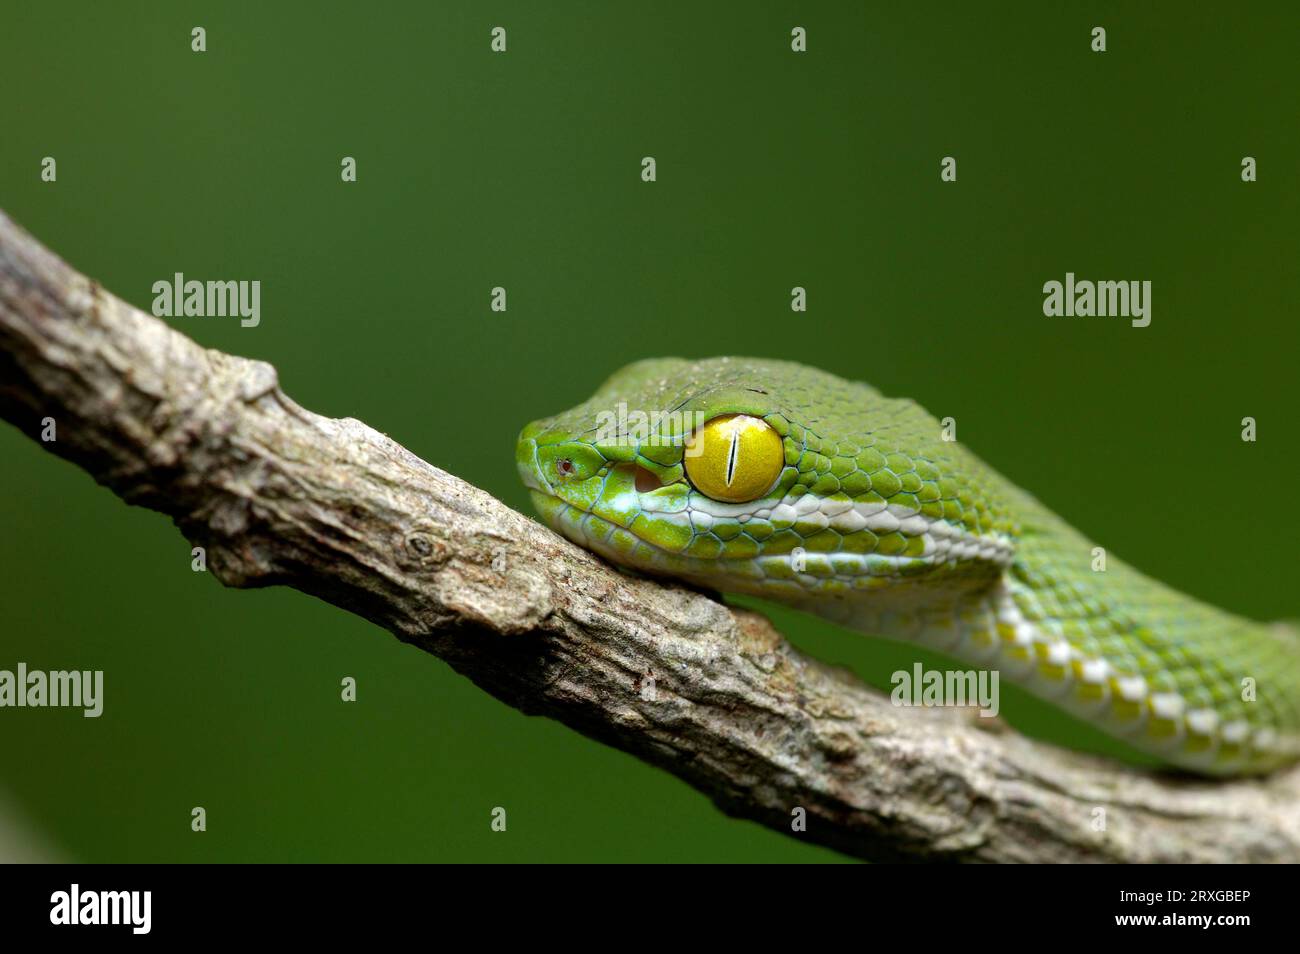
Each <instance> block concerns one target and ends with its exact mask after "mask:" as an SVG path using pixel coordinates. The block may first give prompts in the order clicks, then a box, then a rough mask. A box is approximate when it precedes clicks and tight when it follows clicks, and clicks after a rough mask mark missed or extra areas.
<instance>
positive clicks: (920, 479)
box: [516, 357, 1300, 775]
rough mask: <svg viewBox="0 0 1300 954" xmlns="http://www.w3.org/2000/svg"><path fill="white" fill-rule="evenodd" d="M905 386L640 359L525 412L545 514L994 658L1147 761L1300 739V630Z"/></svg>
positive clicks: (1007, 672) (648, 553)
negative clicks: (1203, 596) (552, 409)
mask: <svg viewBox="0 0 1300 954" xmlns="http://www.w3.org/2000/svg"><path fill="white" fill-rule="evenodd" d="M950 436H951V435H950V434H948V433H946V432H945V428H944V427H943V425H941V423H940V422H939V421H937V420H936V419H935V418H933V417H931V416H930V414H928V413H927V412H926V411H925V410H924V409H922V408H921V407H920V406H919V405H918V404H916V403H915V402H914V401H911V400H907V399H898V398H888V397H884V396H883V395H881V394H880V393H879V392H878V391H876V390H875V389H874V388H872V387H870V386H868V385H866V384H860V383H855V382H850V381H846V380H843V379H841V378H838V377H835V376H834V375H831V374H827V373H825V372H822V371H818V370H815V369H813V368H808V367H805V366H802V365H798V364H794V363H790V362H785V361H776V360H764V359H757V358H738V357H725V358H713V359H708V360H700V361H687V360H682V359H679V358H664V359H651V360H646V361H640V362H637V363H635V364H632V365H629V366H627V367H626V368H623V369H622V370H620V371H618V372H616V373H615V374H614V375H613V376H612V377H610V378H609V379H608V380H607V381H606V382H605V383H604V385H602V386H601V387H600V389H599V390H598V391H597V392H596V393H595V394H594V395H593V396H592V397H591V398H590V399H589V400H588V401H587V402H586V403H584V404H581V405H579V406H578V407H576V408H573V409H572V410H570V411H567V412H564V413H562V414H558V415H556V416H554V417H549V418H545V419H543V420H539V421H534V422H533V423H532V424H529V425H528V426H527V427H526V428H524V430H523V431H522V433H521V434H520V436H519V440H518V443H517V447H516V461H517V464H518V468H519V473H520V476H521V477H522V479H523V481H524V484H525V485H526V486H527V487H528V488H529V489H530V491H531V494H532V497H533V501H534V503H535V505H536V507H537V509H538V511H539V512H540V514H541V515H542V517H543V518H544V519H545V520H546V522H547V523H548V524H550V526H551V527H552V528H554V529H555V530H557V531H559V532H560V533H562V534H564V535H565V536H566V537H568V538H569V539H570V540H572V541H574V542H575V543H578V544H579V545H581V546H584V547H587V548H589V549H591V550H594V551H595V552H596V553H598V554H600V555H601V556H603V557H605V558H606V559H608V560H610V561H612V562H613V563H615V564H618V565H622V566H625V567H631V568H634V569H636V570H640V571H644V572H647V573H650V574H656V575H661V576H669V577H676V578H679V579H682V580H685V581H688V582H690V583H693V584H696V585H699V586H702V587H706V588H709V589H712V590H718V591H723V592H731V593H745V594H751V595H756V596H759V597H763V598H767V599H771V600H776V601H778V602H781V603H785V604H788V605H791V606H794V607H796V608H798V609H801V610H805V611H808V612H812V613H815V614H818V615H820V616H823V617H826V618H828V619H830V620H832V621H834V622H836V623H839V624H841V625H844V626H847V627H849V628H852V629H855V630H860V631H862V632H865V633H868V634H870V635H873V636H880V637H887V638H891V639H898V640H905V641H911V642H915V643H917V644H920V645H924V646H926V647H928V648H930V649H933V650H936V651H938V652H940V653H942V654H944V655H946V656H948V657H952V658H955V659H957V660H960V661H962V662H963V663H965V664H968V665H972V666H975V667H977V668H981V669H996V670H998V671H999V673H1000V674H1001V675H1002V677H1003V678H1007V679H1010V680H1012V681H1013V682H1015V683H1017V684H1018V685H1021V686H1023V687H1024V688H1026V689H1028V690H1029V691H1030V692H1032V693H1034V694H1035V695H1038V696H1040V697H1041V698H1043V699H1046V700H1047V701H1049V702H1050V703H1052V704H1054V705H1056V706H1058V707H1060V708H1062V709H1064V710H1066V711H1068V712H1070V713H1072V714H1073V715H1075V716H1077V717H1079V718H1080V719H1083V720H1084V721H1086V722H1088V723H1090V724H1093V725H1095V726H1097V727H1099V728H1101V729H1102V730H1103V731H1105V732H1108V733H1110V734H1111V735H1114V736H1117V737H1119V738H1121V739H1123V740H1124V741H1126V742H1128V743H1129V744H1131V745H1133V746H1134V747H1136V748H1137V749H1139V750H1141V751H1144V752H1146V753H1148V754H1151V755H1154V756H1156V757H1157V758H1158V759H1160V760H1161V761H1162V762H1164V763H1167V764H1171V765H1175V766H1178V767H1181V768H1184V769H1188V770H1192V771H1196V772H1201V773H1205V774H1213V775H1234V774H1246V773H1259V772H1265V771H1268V770H1271V769H1274V768H1276V767H1278V766H1280V765H1283V764H1285V763H1288V762H1290V761H1293V760H1294V759H1296V758H1297V757H1300V634H1298V633H1297V632H1296V630H1295V629H1293V628H1288V627H1287V626H1284V625H1281V624H1274V625H1268V624H1262V623H1256V622H1251V621H1249V620H1246V619H1243V618H1241V617H1238V616H1234V615H1232V614H1230V613H1228V612H1225V611H1223V610H1219V609H1215V608H1214V607H1212V606H1208V605H1206V604H1204V603H1200V602H1198V601H1196V600H1194V599H1192V598H1191V597H1188V596H1185V595H1183V594H1181V593H1178V592H1175V591H1174V590H1172V589H1170V588H1169V587H1167V586H1165V585H1163V584H1161V583H1159V582H1157V581H1155V580H1153V579H1150V578H1149V577H1146V576H1144V575H1143V574H1141V573H1139V572H1138V571H1137V570H1135V569H1133V568H1131V567H1129V566H1126V565H1124V564H1122V563H1121V562H1120V561H1118V560H1116V559H1114V558H1110V557H1108V556H1105V557H1104V568H1103V564H1101V563H1100V562H1099V559H1098V555H1099V553H1100V552H1101V551H1098V550H1095V549H1094V547H1095V544H1094V543H1093V542H1091V541H1089V540H1088V539H1087V538H1085V537H1084V536H1083V535H1082V534H1080V533H1079V532H1078V531H1076V530H1075V529H1073V528H1072V527H1071V526H1069V525H1068V524H1067V523H1066V522H1065V521H1064V520H1062V519H1061V518H1060V517H1058V516H1057V515H1056V514H1055V513H1053V512H1052V511H1051V510H1049V509H1047V507H1045V506H1044V505H1043V504H1041V503H1039V502H1038V501H1037V500H1036V499H1035V498H1034V497H1032V496H1031V495H1030V494H1028V493H1026V492H1025V491H1023V490H1021V489H1020V488H1019V487H1017V486H1015V485H1014V484H1013V483H1011V482H1010V481H1009V480H1007V479H1006V478H1004V477H1002V476H1001V475H1000V474H998V473H997V472H996V471H994V470H993V469H992V468H990V467H989V466H988V465H986V464H984V463H983V462H982V461H981V460H979V459H978V458H977V457H976V456H975V455H974V454H972V453H970V452H969V451H967V450H966V449H965V448H964V447H963V445H961V444H960V443H958V442H956V441H953V440H949V439H947V438H948V437H950Z"/></svg>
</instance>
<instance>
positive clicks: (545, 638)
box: [0, 213, 1300, 862]
mask: <svg viewBox="0 0 1300 954" xmlns="http://www.w3.org/2000/svg"><path fill="white" fill-rule="evenodd" d="M0 416H3V417H4V418H5V419H6V420H8V421H9V422H11V423H12V424H13V425H14V426H15V427H17V428H18V429H19V430H20V431H21V432H22V433H24V434H26V435H28V436H29V437H31V438H33V439H34V440H36V441H37V442H38V443H39V442H40V434H41V426H42V425H41V422H42V419H44V418H47V417H50V418H54V419H55V421H56V422H57V428H58V431H57V435H58V439H57V441H55V442H50V443H43V444H42V445H41V446H43V447H44V448H45V449H47V450H50V451H53V452H54V453H56V454H58V455H59V456H61V457H65V458H67V459H68V460H70V461H72V462H73V463H74V464H76V465H77V466H79V467H82V468H84V469H85V470H86V471H88V472H89V473H90V474H91V475H92V476H94V478H95V479H96V480H97V481H98V482H99V483H101V484H103V485H104V486H106V487H108V488H109V489H110V490H112V491H113V492H114V493H115V494H117V495H118V496H119V497H121V498H122V499H123V500H125V501H126V502H127V503H130V504H136V505H139V506H142V507H149V508H151V509H153V510H158V511H161V512H162V513H165V514H167V515H169V516H170V517H171V518H172V519H173V520H174V521H175V523H176V525H177V526H178V527H179V528H180V530H181V532H182V533H183V534H184V535H185V536H186V537H187V538H188V539H189V540H190V541H192V543H193V545H195V546H202V547H204V548H206V551H207V560H208V567H209V569H210V570H211V571H212V572H213V573H214V574H215V575H216V576H217V578H218V579H220V580H221V582H222V583H224V584H226V585H227V586H232V587H254V586H271V585H285V586H291V587H293V588H295V589H298V590H301V591H302V592H304V593H310V594H311V595H313V596H316V597H319V598H320V599H322V600H325V601H327V602H329V603H332V604H334V605H335V606H338V607H341V608H343V609H346V610H348V611H350V612H352V613H356V614H357V615H359V616H362V617H364V618H365V619H368V620H370V621H372V622H374V623H376V624H377V625H379V626H382V627H384V628H385V629H387V630H388V631H390V632H391V633H393V634H394V635H395V636H397V638H398V639H401V640H403V641H405V642H408V643H410V644H412V645H414V646H417V647H419V648H420V649H423V650H425V651H427V652H429V653H432V654H434V655H436V656H438V657H440V658H442V659H444V660H446V661H447V662H448V663H449V664H451V666H453V667H454V668H455V669H456V670H457V671H458V672H460V673H462V674H464V675H465V676H467V677H469V678H470V679H471V680H473V681H474V682H475V683H476V684H477V685H479V686H480V687H482V688H483V689H485V690H486V691H488V692H490V693H492V694H493V695H494V696H496V697H497V698H499V699H501V700H503V701H505V702H506V703H508V704H510V705H511V706H514V707H515V708H517V709H519V710H521V711H523V712H526V713H529V714H534V715H542V716H546V717H548V718H552V719H557V720H559V721H560V722H563V723H564V724H565V725H568V726H570V727H572V728H573V729H576V730H577V731H578V732H581V733H583V734H584V735H587V736H590V737H591V738H593V739H597V740H599V741H601V742H604V743H606V744H607V745H611V746H614V747H616V748H618V749H622V750H623V751H625V752H629V753H631V754H632V755H634V756H636V757H637V758H640V759H642V760H644V761H646V762H649V763H651V764H653V765H656V766H658V767H660V768H662V769H664V770H666V771H669V772H672V773H673V774H674V775H676V776H678V777H679V778H681V779H683V780H685V781H686V782H687V783H688V784H690V785H691V786H693V787H695V788H696V789H698V790H699V791H701V792H703V793H704V794H706V795H707V796H708V797H709V798H711V799H712V800H713V801H714V802H715V803H716V804H717V805H718V806H719V807H720V808H721V809H722V810H723V811H724V812H726V813H727V814H729V815H733V816H736V817H740V818H747V819H752V820H754V821H757V822H759V823H761V824H764V825H767V826H769V827H771V828H773V829H775V830H777V831H780V832H784V833H786V834H788V835H790V836H791V837H795V838H801V839H806V840H808V841H812V842H817V843H820V844H823V845H828V846H831V847H832V848H835V849H838V850H840V851H842V852H846V853H848V854H850V855H854V856H857V857H859V858H866V859H871V860H875V861H897V860H906V861H988V862H997V861H1025V862H1082V861H1115V862H1121V861H1122V862H1229V861H1292V862H1294V861H1297V860H1300V798H1297V794H1298V793H1300V769H1292V770H1289V771H1287V772H1283V773H1281V774H1278V775H1275V776H1273V777H1270V778H1266V779H1255V780H1244V781H1232V782H1226V783H1225V782H1216V781H1208V780H1198V779H1190V778H1182V777H1175V776H1168V775H1162V774H1156V773H1150V772H1145V771H1142V770H1138V769H1132V768H1128V767H1125V766H1122V765H1118V764H1115V763H1113V762H1110V761H1107V760H1104V759H1100V758H1096V757H1092V756H1088V755H1082V754H1078V753H1074V752H1070V751H1065V750H1062V749H1058V748H1055V747H1052V746H1050V745H1046V744H1043V743H1040V742H1036V741H1033V740H1031V739H1028V738H1025V737H1024V736H1021V735H1019V734H1018V733H1016V732H1014V731H1011V730H1009V729H1001V730H999V731H988V730H986V729H981V728H978V727H977V726H976V725H974V722H975V721H976V720H973V719H971V718H969V717H968V716H967V715H964V714H962V713H960V712H955V711H953V710H942V709H932V710H922V709H902V708H897V707H895V706H893V705H891V704H890V702H889V700H888V699H887V698H886V697H884V696H883V695H881V694H880V693H878V692H876V691H874V690H872V689H870V688H868V687H866V686H865V685H863V684H862V683H861V682H860V681H858V680H857V679H856V678H855V677H853V676H852V675H851V674H849V673H846V672H844V671H842V670H838V669H835V668H832V667H829V666H826V665H824V664H822V663H820V662H818V661H816V660H814V659H811V658H809V657H807V656H805V655H803V654H801V653H800V652H798V651H797V650H795V649H793V648H792V647H791V646H790V645H789V644H788V643H787V642H786V641H785V640H784V639H783V638H782V636H781V635H780V634H779V633H778V632H776V631H775V630H774V629H773V628H772V626H771V625H770V624H769V623H768V622H767V621H766V620H765V619H764V618H763V617H761V616H759V615H757V614H755V613H752V612H748V611H745V610H739V609H733V608H729V607H727V606H725V605H723V604H722V603H720V602H718V601H716V600H715V599H712V598H710V597H709V596H708V595H706V594H702V593H699V592H695V591H693V590H690V589H686V588H683V587H681V586H676V585H671V584H664V583H660V582H656V581H652V580H646V579H637V578H632V577H629V576H626V575H624V574H622V573H620V572H618V571H616V570H614V569H612V568H611V567H610V566H608V565H607V564H605V563H603V562H602V561H601V560H600V559H598V558H597V557H595V556H593V555H592V554H590V553H587V552H585V551H584V550H582V549H580V548H578V547H576V546H574V545H572V544H570V543H569V542H567V541H565V540H564V539H562V538H561V537H559V536H557V535H556V534H555V533H553V532H551V531H550V530H549V529H546V528H544V527H542V526H541V525H539V524H538V523H536V522H534V521H533V520H531V519H529V518H527V517H525V516H522V515H521V514H519V513H516V512H515V511H513V510H511V509H510V508H508V507H506V506H505V505H504V504H502V503H500V502H499V501H497V500H496V499H495V498H493V497H492V496H490V495H489V494H487V493H484V492H483V491H481V490H478V489H477V488H475V487H472V486H470V485H469V484H467V483H465V482H464V481H462V480H460V479H459V478H457V477H456V476H454V475H453V474H449V473H446V472H445V471H442V470H439V469H438V468H437V467H434V466H432V465H430V464H427V463H425V462H424V461H423V460H420V459H419V458H418V457H416V456H415V455H414V454H412V453H410V452H409V451H407V450H406V449H404V448H403V447H401V446H399V445H398V444H396V443H394V442H393V441H391V440H389V439H388V438H387V437H385V436H384V435H382V434H380V433H379V432H377V431H375V430H373V429H372V428H370V427H367V426H366V425H365V424H363V423H361V422H360V421H356V420H352V419H342V420H334V419H330V418H326V417H321V416H320V415H317V414H313V413H312V412H310V411H308V410H305V409H304V408H302V407H299V406H298V405H297V404H295V403H294V402H293V401H292V400H291V399H290V398H288V397H287V396H286V395H285V394H284V392H283V391H281V390H280V386H279V384H278V382H277V379H276V372H275V369H274V368H272V367H271V365H269V364H266V363H265V362H262V361H253V360H249V359H247V358H240V357H235V356H232V355H228V354H223V353H220V352H217V351H211V350H207V349H205V348H203V347H201V346H199V345H198V344H196V343H195V342H194V341H191V340H190V339H189V338H187V337H186V336H185V335H183V334H181V333H179V332H178V331H175V330H173V329H172V328H171V327H169V326H168V325H167V324H165V323H164V322H162V321H159V320H158V319H156V318H154V317H152V316H150V315H147V314H145V313H144V312H141V311H139V310H138V309H136V308H134V307H132V306H130V305H128V304H126V303H125V302H123V301H121V300H120V299H118V298H116V297H114V296H113V295H111V294H109V293H108V292H106V291H105V290H104V289H102V288H101V287H100V286H99V285H98V284H97V283H96V282H95V281H93V280H91V279H87V278H86V277H84V276H82V275H80V274H78V273H77V272H76V271H75V270H73V269H72V268H71V267H69V266H68V265H67V264H65V263H64V262H63V261H62V260H60V259H59V258H58V257H57V256H55V255H54V254H52V253H51V252H50V251H48V250H47V249H45V248H44V247H43V246H41V245H40V244H39V243H38V242H37V241H36V240H35V239H33V238H32V237H31V236H30V235H28V234H27V233H26V232H24V231H23V230H22V229H20V228H19V227H18V226H16V225H15V224H14V223H13V222H12V221H11V220H10V219H9V218H8V217H7V216H5V215H4V214H3V213H0ZM502 466H503V467H509V466H512V464H511V462H510V461H508V460H503V462H502ZM9 505H10V506H16V505H19V502H17V501H12V500H11V501H9ZM51 519H57V516H55V515H51ZM800 809H802V812H803V816H804V817H805V818H806V830H805V831H803V832H798V831H794V830H792V829H793V828H794V827H795V825H794V823H795V822H796V821H797V819H798V818H799V816H800V812H799V811H798V810H800ZM1098 810H1102V811H1104V821H1105V824H1104V827H1102V826H1101V825H1100V824H1099V820H1100V819H1101V818H1102V815H1101V814H1100V813H1099V811H1098ZM1099 829H1101V830H1099Z"/></svg>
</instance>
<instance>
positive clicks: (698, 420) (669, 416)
mask: <svg viewBox="0 0 1300 954" xmlns="http://www.w3.org/2000/svg"><path fill="white" fill-rule="evenodd" d="M723 360H724V361H726V362H728V363H729V362H730V361H732V360H737V361H738V360H739V359H723ZM708 364H709V363H708V362H697V363H692V362H688V361H684V360H682V359H678V358H669V359H654V360H649V361H641V362H638V363H636V364H633V365H629V366H628V367H626V368H624V369H622V370H620V371H619V372H617V373H616V374H614V375H613V376H612V377H611V378H610V379H609V380H608V381H606V382H605V384H604V385H603V386H602V387H601V388H600V389H599V390H598V391H597V392H596V393H595V394H594V395H593V396H592V398H591V399H590V400H588V401H586V402H584V403H583V404H581V405H579V406H578V407H576V408H573V409H572V410H570V411H566V412H564V413H562V414H558V415H555V416H554V417H549V418H544V419H542V420H539V421H534V422H533V423H531V424H529V425H528V426H527V427H525V428H524V429H523V431H522V432H521V433H520V435H519V440H518V443H517V445H516V462H517V465H518V468H519V474H520V477H521V479H522V480H523V482H524V484H525V485H526V486H527V487H528V488H529V489H530V490H531V491H532V494H533V499H534V503H535V504H536V506H537V508H538V511H539V512H540V513H541V515H542V517H543V518H544V519H545V520H546V521H547V523H548V524H550V525H551V526H552V527H553V528H554V529H556V530H558V531H560V532H561V533H563V534H565V535H566V536H568V537H569V538H570V539H573V540H574V541H575V542H577V543H580V544H582V545H583V546H587V547H590V548H592V549H595V550H597V551H598V552H601V553H603V554H605V555H606V556H609V557H610V558H611V559H614V560H615V562H619V563H624V564H630V565H633V566H636V567H638V568H641V569H649V570H655V571H661V572H663V571H674V570H680V569H682V567H683V566H684V564H685V563H689V562H691V561H695V560H716V559H719V558H721V557H722V556H723V555H724V552H725V551H727V549H728V547H727V546H726V545H725V544H726V543H727V542H728V540H724V539H723V538H721V537H719V536H718V535H716V534H715V533H714V532H713V530H714V528H715V527H716V526H718V524H725V525H726V526H724V527H720V528H719V529H721V531H722V533H723V534H724V535H726V536H727V537H728V538H729V539H730V540H731V541H735V539H736V538H738V537H740V536H742V534H741V533H740V532H739V531H740V528H741V527H742V526H743V524H744V523H745V522H748V520H750V519H751V518H752V516H753V514H754V513H756V512H758V511H760V510H762V509H763V507H764V506H767V507H769V508H770V507H771V506H775V505H776V503H778V502H779V501H780V500H781V499H782V498H783V497H784V496H785V494H786V492H787V491H788V490H789V489H790V488H791V487H792V486H794V485H795V484H796V483H797V481H798V469H797V467H796V464H797V462H798V459H799V454H800V451H801V448H800V445H799V443H798V442H797V441H796V440H795V439H793V438H792V437H791V428H790V424H789V422H788V420H787V419H786V418H785V417H784V416H783V415H782V414H781V413H780V410H779V408H778V407H777V405H776V402H775V401H774V400H773V398H772V396H771V395H770V394H769V393H768V392H767V390H766V389H765V388H763V387H762V386H761V383H758V382H755V381H741V380H737V379H735V378H732V379H728V378H727V377H724V376H719V375H717V374H714V375H708V374H701V370H702V368H703V367H705V366H707V365H708ZM731 527H734V528H735V531H736V532H734V533H728V528H731ZM752 549H753V552H744V551H746V550H747V548H746V547H745V543H744V541H740V542H737V543H735V544H734V545H733V546H732V547H731V548H730V550H731V555H733V556H736V557H740V556H745V557H748V556H752V555H755V554H756V550H757V548H756V547H755V548H752ZM673 557H678V558H682V560H681V561H678V562H677V563H675V564H674V561H673V560H672V559H671V558H673Z"/></svg>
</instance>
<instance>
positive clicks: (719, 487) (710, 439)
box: [684, 414, 785, 503]
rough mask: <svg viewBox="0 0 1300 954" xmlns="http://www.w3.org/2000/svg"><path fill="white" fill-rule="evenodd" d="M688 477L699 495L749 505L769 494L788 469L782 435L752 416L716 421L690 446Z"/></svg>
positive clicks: (726, 416) (695, 436)
mask: <svg viewBox="0 0 1300 954" xmlns="http://www.w3.org/2000/svg"><path fill="white" fill-rule="evenodd" d="M684 463H685V464H686V474H687V476H688V477H690V478H691V483H692V484H694V485H695V488H696V489H697V490H699V491H700V493H703V494H706V495H708V496H710V497H712V498H713V499H714V500H721V501H722V502H723V503H746V502H747V501H750V500H757V499H758V498H759V497H761V496H763V494H765V493H767V492H768V491H769V490H770V489H771V488H772V484H774V483H775V482H776V478H777V475H778V474H780V473H781V468H782V467H784V466H785V450H784V448H783V447H782V446H781V435H780V434H778V433H777V432H776V431H775V430H774V429H773V428H772V425H771V424H768V423H767V422H766V421H764V420H762V419H761V418H757V417H750V416H749V415H748V414H724V415H723V416H722V417H715V418H714V419H713V420H711V421H709V422H708V423H706V424H705V425H704V426H703V427H701V428H700V429H699V430H697V431H696V432H695V433H694V434H692V435H691V437H690V439H689V440H688V441H687V442H686V457H685V461H684Z"/></svg>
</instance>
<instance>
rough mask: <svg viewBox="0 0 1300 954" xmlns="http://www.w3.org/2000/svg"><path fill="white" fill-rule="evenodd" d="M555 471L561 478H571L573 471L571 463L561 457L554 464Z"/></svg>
mask: <svg viewBox="0 0 1300 954" xmlns="http://www.w3.org/2000/svg"><path fill="white" fill-rule="evenodd" d="M555 471H556V473H558V474H559V475H560V476H561V477H570V476H572V475H573V471H574V467H573V461H571V460H569V458H567V457H561V458H560V459H559V460H557V461H556V462H555Z"/></svg>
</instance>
